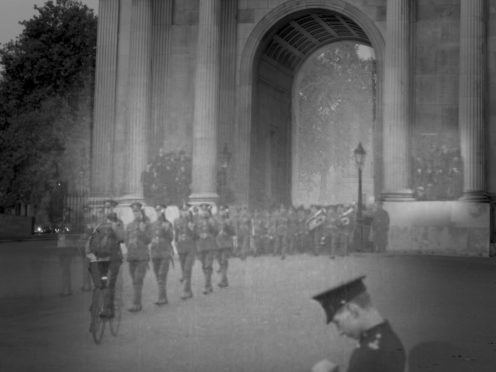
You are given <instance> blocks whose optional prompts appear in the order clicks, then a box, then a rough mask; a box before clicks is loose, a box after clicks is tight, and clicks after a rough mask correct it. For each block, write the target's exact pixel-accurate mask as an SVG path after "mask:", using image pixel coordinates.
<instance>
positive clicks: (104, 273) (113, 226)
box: [86, 212, 124, 318]
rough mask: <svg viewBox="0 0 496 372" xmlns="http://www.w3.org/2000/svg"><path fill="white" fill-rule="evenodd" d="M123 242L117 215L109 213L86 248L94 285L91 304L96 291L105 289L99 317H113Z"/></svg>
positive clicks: (122, 229)
mask: <svg viewBox="0 0 496 372" xmlns="http://www.w3.org/2000/svg"><path fill="white" fill-rule="evenodd" d="M123 241H124V227H123V225H122V223H121V222H120V220H119V219H118V218H117V214H116V213H114V212H112V213H109V214H108V215H107V217H106V219H105V221H104V222H103V223H101V224H100V225H99V226H97V228H96V229H95V231H94V232H93V234H92V235H91V237H90V240H89V244H87V246H86V257H87V258H88V260H89V262H90V264H89V271H90V274H91V278H92V280H93V284H94V290H93V303H95V296H97V291H98V290H102V289H105V288H107V291H106V292H105V296H104V306H103V311H102V313H101V314H100V317H103V318H113V317H114V295H115V283H116V281H117V276H118V274H119V269H120V266H121V264H122V252H121V246H120V244H121V243H122V242H123Z"/></svg>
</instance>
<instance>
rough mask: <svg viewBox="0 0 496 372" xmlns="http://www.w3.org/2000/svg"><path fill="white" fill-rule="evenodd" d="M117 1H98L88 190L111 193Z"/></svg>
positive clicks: (104, 194) (99, 193)
mask: <svg viewBox="0 0 496 372" xmlns="http://www.w3.org/2000/svg"><path fill="white" fill-rule="evenodd" d="M118 31H119V0H100V3H99V8H98V31H97V32H98V35H97V54H96V72H95V98H94V100H95V101H94V102H95V104H94V113H93V115H94V116H93V117H94V124H93V128H94V129H93V138H92V146H93V151H92V157H91V160H92V161H91V193H92V195H93V196H109V195H110V194H111V192H112V171H113V150H114V145H113V142H114V125H115V86H116V77H117V45H118Z"/></svg>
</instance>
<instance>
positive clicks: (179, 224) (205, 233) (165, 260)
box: [83, 200, 248, 312]
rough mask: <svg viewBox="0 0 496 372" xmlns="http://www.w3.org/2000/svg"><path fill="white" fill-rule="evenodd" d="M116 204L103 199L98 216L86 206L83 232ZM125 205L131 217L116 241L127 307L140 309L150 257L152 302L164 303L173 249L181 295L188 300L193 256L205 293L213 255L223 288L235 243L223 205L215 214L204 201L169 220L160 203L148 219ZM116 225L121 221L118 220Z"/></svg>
mask: <svg viewBox="0 0 496 372" xmlns="http://www.w3.org/2000/svg"><path fill="white" fill-rule="evenodd" d="M116 205H117V202H115V201H113V200H109V201H106V202H105V203H104V208H103V212H102V213H100V215H99V216H95V215H93V214H91V213H90V209H89V208H85V220H86V221H85V224H86V228H87V229H86V231H85V234H84V236H85V238H86V239H87V240H88V241H89V239H90V238H91V236H92V233H94V232H95V231H96V230H97V229H98V228H99V227H100V226H102V224H104V223H105V221H106V220H107V219H108V218H109V216H113V217H112V218H116V214H115V212H114V208H115V206H116ZM130 208H131V210H132V213H133V220H132V221H131V222H130V223H129V224H127V225H126V226H125V228H124V234H119V236H122V235H123V236H124V237H123V238H120V239H119V243H124V244H125V246H126V249H127V255H126V260H127V262H128V267H129V274H130V277H131V280H132V284H133V301H132V306H131V307H130V308H129V311H130V312H139V311H141V310H142V290H143V282H144V278H145V276H146V273H147V271H148V269H149V267H150V261H151V267H152V270H153V273H154V275H155V279H156V283H157V301H156V302H155V304H156V305H165V304H167V303H168V297H167V277H168V272H169V268H170V266H171V265H174V255H175V251H177V255H178V257H179V264H180V269H181V279H180V282H181V283H183V285H184V288H183V294H182V296H181V299H183V300H187V299H190V298H192V297H193V291H192V286H191V278H192V272H193V266H194V263H195V260H196V259H198V260H199V261H200V262H201V265H202V271H203V275H204V290H203V293H204V294H206V295H207V294H210V293H212V292H213V285H212V275H213V264H214V261H215V260H216V261H217V263H218V267H219V270H218V273H219V274H220V281H219V283H218V286H219V287H220V288H226V287H227V286H228V285H229V282H228V277H227V271H228V263H229V257H230V256H231V255H232V250H233V247H234V237H235V234H236V230H235V227H234V225H233V223H232V219H231V218H230V216H229V210H228V209H227V208H226V207H220V208H219V213H218V214H216V215H215V216H214V215H213V214H212V210H211V206H210V205H208V204H202V205H200V206H199V207H194V208H189V207H187V206H186V207H183V208H182V209H181V210H180V215H179V217H178V218H177V219H176V220H174V221H173V222H171V221H168V220H167V218H166V216H165V210H166V208H167V206H166V205H164V204H158V205H156V206H155V211H156V215H157V219H156V220H155V221H154V222H151V221H150V218H149V217H148V216H147V215H146V213H145V210H144V208H143V205H142V204H141V203H133V204H131V206H130ZM95 220H97V221H98V222H95ZM119 225H120V226H123V223H122V221H120V220H119ZM116 233H117V232H116ZM116 235H117V234H116ZM247 241H248V240H247ZM174 246H175V249H174ZM88 253H89V252H88V251H87V250H86V251H85V252H83V256H85V255H88ZM247 253H248V250H247ZM83 264H84V265H85V266H86V267H85V270H83V271H86V269H87V266H88V260H87V259H85V260H83ZM84 281H85V283H86V285H87V286H86V287H85V290H87V289H88V286H89V283H88V280H87V279H86V278H84Z"/></svg>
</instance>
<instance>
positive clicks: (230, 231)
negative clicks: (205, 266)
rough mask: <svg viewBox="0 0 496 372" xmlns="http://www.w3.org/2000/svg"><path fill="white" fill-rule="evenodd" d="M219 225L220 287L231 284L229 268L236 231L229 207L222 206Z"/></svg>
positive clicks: (217, 238)
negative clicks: (228, 277)
mask: <svg viewBox="0 0 496 372" xmlns="http://www.w3.org/2000/svg"><path fill="white" fill-rule="evenodd" d="M217 227H218V231H219V232H218V234H217V237H216V241H217V248H218V249H217V252H216V253H217V254H216V257H217V261H218V263H219V267H220V273H221V281H220V283H219V287H220V288H225V287H227V286H228V285H229V283H228V281H227V268H228V265H229V256H230V255H231V252H232V249H233V236H234V233H235V231H234V226H233V223H232V221H231V219H230V218H229V209H227V207H223V206H221V207H220V209H219V214H218V218H217Z"/></svg>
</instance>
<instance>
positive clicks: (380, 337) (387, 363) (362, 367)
mask: <svg viewBox="0 0 496 372" xmlns="http://www.w3.org/2000/svg"><path fill="white" fill-rule="evenodd" d="M405 359H406V357H405V350H404V348H403V345H402V344H401V341H400V339H399V338H398V336H397V335H396V333H394V331H393V329H392V328H391V326H390V325H389V322H387V321H386V322H384V323H381V324H379V325H377V326H375V327H373V328H371V329H369V330H367V331H365V332H363V333H362V336H361V338H360V340H359V342H358V345H357V347H356V349H355V350H354V351H353V353H352V354H351V357H350V363H349V366H348V372H403V371H404V370H405Z"/></svg>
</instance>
